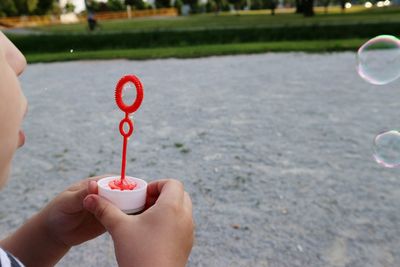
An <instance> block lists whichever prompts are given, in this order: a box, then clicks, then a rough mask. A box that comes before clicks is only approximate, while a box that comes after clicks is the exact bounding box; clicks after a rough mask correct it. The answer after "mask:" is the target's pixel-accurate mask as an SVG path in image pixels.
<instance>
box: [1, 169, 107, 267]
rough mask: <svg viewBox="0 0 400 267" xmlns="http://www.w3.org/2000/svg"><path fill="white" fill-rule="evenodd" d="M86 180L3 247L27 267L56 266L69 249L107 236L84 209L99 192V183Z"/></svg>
mask: <svg viewBox="0 0 400 267" xmlns="http://www.w3.org/2000/svg"><path fill="white" fill-rule="evenodd" d="M104 177H105V176H99V177H94V178H90V179H85V180H82V181H80V182H78V183H76V184H74V185H72V186H71V187H69V188H68V189H67V190H65V191H64V192H62V193H61V194H59V195H58V196H57V197H56V198H55V199H53V200H52V201H51V202H50V203H49V204H48V205H47V206H46V207H45V208H43V209H42V210H41V211H40V212H39V213H38V214H36V215H35V216H33V217H32V218H31V219H30V220H28V221H27V222H26V223H25V224H24V225H23V226H22V227H20V228H19V229H18V230H17V231H16V232H15V233H13V234H11V235H10V236H9V237H7V238H6V239H4V240H2V241H0V246H1V247H2V248H4V249H5V250H7V251H9V252H10V253H12V254H13V255H14V256H16V257H17V258H18V259H20V260H21V262H23V263H24V264H25V265H27V266H40V267H42V266H44V267H46V266H54V265H55V264H56V263H57V262H58V261H59V260H60V259H61V258H62V257H63V256H64V255H65V253H67V252H68V250H69V248H70V247H71V246H74V245H78V244H80V243H82V242H85V241H87V240H90V239H93V238H95V237H96V236H98V235H100V234H102V233H104V231H105V229H104V227H103V226H102V225H101V224H100V223H99V222H98V221H97V220H96V218H95V217H94V216H93V215H92V214H91V213H89V212H88V211H87V210H86V209H84V208H83V199H84V198H85V197H86V196H87V195H88V194H95V193H96V192H97V183H96V182H95V180H98V179H101V178H104Z"/></svg>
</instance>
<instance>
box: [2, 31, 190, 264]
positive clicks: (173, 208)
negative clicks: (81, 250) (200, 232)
mask: <svg viewBox="0 0 400 267" xmlns="http://www.w3.org/2000/svg"><path fill="white" fill-rule="evenodd" d="M25 67H26V60H25V58H24V56H23V55H22V54H21V52H20V51H19V50H18V49H17V48H16V47H15V46H14V45H13V44H12V43H11V42H10V41H9V40H8V39H7V37H5V36H4V34H3V33H1V32H0V151H1V153H0V187H2V186H4V184H5V183H6V181H7V179H8V175H9V170H10V167H11V162H12V158H13V155H14V153H15V151H16V150H17V148H19V147H21V146H23V144H24V140H25V137H24V135H23V134H21V132H20V127H21V123H22V120H23V118H24V116H25V114H26V112H27V107H28V105H27V100H26V98H25V96H24V94H23V93H22V90H21V87H20V84H19V82H18V76H19V75H20V74H21V73H22V72H23V70H24V69H25ZM106 176H110V175H103V176H98V177H92V178H87V179H84V180H82V181H80V182H77V183H76V184H74V185H72V186H70V187H69V188H67V189H66V190H65V191H63V192H62V193H60V194H59V195H58V196H57V197H56V198H54V199H53V200H52V201H51V202H50V203H49V204H48V205H47V206H45V207H44V208H43V209H42V210H40V211H39V212H38V213H37V214H36V215H34V216H33V217H32V218H30V219H29V220H28V221H27V222H26V223H25V224H24V225H22V226H21V227H20V228H18V229H17V230H16V231H15V232H14V233H12V234H11V235H10V236H8V237H7V238H5V239H4V240H1V241H0V246H1V247H2V248H4V249H5V250H7V251H9V252H11V253H12V254H14V256H16V257H17V258H19V259H20V260H21V261H22V262H23V263H24V264H25V265H26V266H40V267H46V266H54V265H55V264H56V263H57V262H58V261H59V260H60V259H61V258H62V257H63V256H64V255H65V254H66V253H67V252H68V251H69V249H70V248H71V247H72V246H75V245H78V244H81V243H83V242H86V241H88V240H91V239H93V238H95V237H97V236H99V235H101V234H103V233H104V232H105V231H108V232H109V233H110V234H111V236H112V238H113V241H114V247H115V254H116V258H117V261H118V264H119V266H122V267H125V266H130V267H131V266H140V267H147V266H149V267H150V266H161V267H169V266H171V267H172V266H174V267H180V266H185V265H186V263H187V260H188V257H189V254H190V251H191V249H192V246H193V239H194V237H193V235H194V222H193V215H192V202H191V200H190V197H189V195H188V193H187V192H185V190H184V187H183V184H182V183H181V182H179V181H177V180H174V179H165V180H159V181H155V182H152V183H150V184H149V185H148V190H147V199H146V209H145V211H143V212H142V213H141V214H139V215H135V216H131V215H126V214H124V213H123V212H121V211H120V210H119V209H118V208H116V207H115V206H114V205H112V204H111V203H110V202H108V201H107V200H106V199H103V198H101V197H100V196H98V195H97V183H96V181H97V180H99V179H101V178H104V177H106Z"/></svg>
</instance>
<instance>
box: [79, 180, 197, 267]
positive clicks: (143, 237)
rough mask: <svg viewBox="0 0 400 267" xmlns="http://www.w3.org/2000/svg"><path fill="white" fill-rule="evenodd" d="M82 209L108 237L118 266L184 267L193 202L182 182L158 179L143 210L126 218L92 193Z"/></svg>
mask: <svg viewBox="0 0 400 267" xmlns="http://www.w3.org/2000/svg"><path fill="white" fill-rule="evenodd" d="M84 206H85V208H87V209H88V210H89V211H91V212H93V214H94V215H95V216H96V218H97V219H98V220H99V221H100V222H101V223H102V224H103V225H104V227H105V228H106V229H107V231H109V233H110V234H111V236H112V238H113V241H114V247H115V255H116V257H117V261H118V265H119V266H120V267H131V266H140V267H154V266H163V267H183V266H185V265H186V262H187V260H188V257H189V254H190V251H191V249H192V245H193V238H194V237H193V234H194V223H193V217H192V202H191V200H190V197H189V195H188V193H186V192H185V191H184V188H183V185H182V183H181V182H179V181H176V180H161V181H157V182H153V183H150V184H149V185H148V188H147V200H146V207H148V209H146V210H145V211H144V212H143V213H141V214H140V215H135V216H131V215H126V214H125V213H123V212H122V211H120V210H119V209H118V208H116V207H115V206H114V205H112V204H111V203H110V202H108V201H107V200H106V199H104V198H102V197H100V196H98V195H95V194H92V195H89V196H87V197H86V198H85V200H84Z"/></svg>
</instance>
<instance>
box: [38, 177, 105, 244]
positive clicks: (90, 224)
mask: <svg viewBox="0 0 400 267" xmlns="http://www.w3.org/2000/svg"><path fill="white" fill-rule="evenodd" d="M104 177H106V176H98V177H92V178H89V179H85V180H82V181H80V182H77V183H76V184H74V185H72V186H70V187H69V188H67V189H66V190H65V191H64V192H62V193H61V194H59V195H58V196H57V197H56V198H55V199H53V200H52V201H51V202H50V203H49V204H48V205H47V206H46V207H45V208H44V209H43V210H42V211H41V212H40V213H39V214H40V216H44V218H45V220H44V223H45V225H46V227H47V229H48V232H49V234H50V235H51V236H52V237H53V238H55V239H56V240H57V241H59V242H61V243H63V244H65V245H66V246H69V247H71V246H74V245H78V244H80V243H83V242H85V241H87V240H90V239H93V238H95V237H97V236H98V235H101V234H102V233H104V232H105V229H104V227H103V225H102V224H100V223H99V222H98V220H97V219H96V218H95V217H94V216H93V215H92V214H91V213H89V212H88V211H87V210H86V209H84V208H83V200H84V199H85V197H86V196H87V195H89V194H96V193H97V183H96V181H97V180H99V179H101V178H104Z"/></svg>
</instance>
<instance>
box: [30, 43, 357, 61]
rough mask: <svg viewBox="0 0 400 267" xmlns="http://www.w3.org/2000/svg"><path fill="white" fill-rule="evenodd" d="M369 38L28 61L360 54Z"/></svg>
mask: <svg viewBox="0 0 400 267" xmlns="http://www.w3.org/2000/svg"><path fill="white" fill-rule="evenodd" d="M364 42H365V39H348V40H319V41H297V42H291V41H283V42H268V43H244V44H225V45H202V46H184V47H163V48H151V49H123V50H101V51H82V52H80V51H74V52H73V53H70V52H66V53H64V52H63V53H60V52H58V53H37V54H35V53H30V54H27V55H26V57H27V59H28V62H30V63H37V62H54V61H69V60H87V59H89V60H96V59H136V60H145V59H157V58H196V57H206V56H220V55H236V54H256V53H266V52H287V51H304V52H334V51H356V50H357V48H358V47H360V46H361V44H362V43H364Z"/></svg>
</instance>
